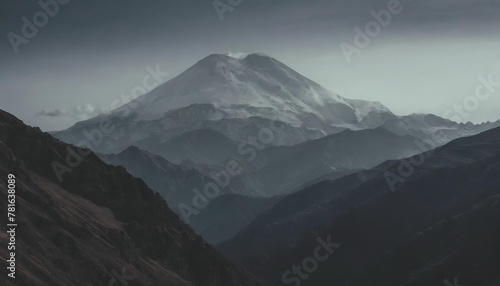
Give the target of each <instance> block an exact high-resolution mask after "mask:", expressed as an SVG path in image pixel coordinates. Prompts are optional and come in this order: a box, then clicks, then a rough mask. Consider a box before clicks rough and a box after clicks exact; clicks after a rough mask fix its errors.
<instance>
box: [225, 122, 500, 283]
mask: <svg viewBox="0 0 500 286" xmlns="http://www.w3.org/2000/svg"><path fill="white" fill-rule="evenodd" d="M499 172H500V128H496V129H493V130H489V131H486V132H484V133H481V134H479V135H476V136H472V137H466V138H461V139H457V140H455V141H453V142H451V143H449V144H446V145H444V146H443V147H440V148H437V149H435V150H432V151H428V152H426V153H424V154H419V155H416V156H414V157H411V158H408V159H404V160H398V161H388V162H385V163H384V164H382V165H379V166H377V167H376V168H374V169H372V170H369V171H363V172H361V173H358V174H353V175H350V176H346V177H343V178H341V179H337V180H334V181H324V182H320V183H318V184H316V185H312V186H309V187H307V188H306V189H304V190H302V191H300V192H297V193H295V194H292V195H289V196H287V197H286V198H284V199H282V200H281V201H280V202H279V203H278V204H276V205H275V206H274V207H273V208H271V209H270V210H269V211H267V212H265V213H264V214H262V215H261V216H259V217H258V218H257V219H256V220H255V221H254V222H252V223H251V224H250V225H249V226H248V227H247V228H246V229H244V230H243V231H241V232H240V233H238V234H237V235H236V236H235V237H234V238H233V239H231V240H229V241H228V242H226V243H223V244H221V245H220V246H219V247H220V249H222V250H223V251H224V252H225V253H226V254H228V255H231V256H232V257H233V258H234V259H236V260H238V261H241V262H243V263H244V264H245V265H247V266H248V267H249V268H250V269H251V270H253V271H254V273H258V274H260V275H262V276H264V277H267V278H268V279H269V280H270V281H272V282H275V283H276V285H286V284H289V283H291V281H297V279H298V277H296V276H297V275H295V274H293V273H291V272H290V273H288V274H286V273H285V271H286V270H287V269H291V267H292V265H294V264H295V265H302V264H301V263H302V261H304V258H307V257H310V256H311V254H312V253H313V250H314V249H315V248H316V247H317V246H318V241H319V240H318V239H319V238H321V239H330V240H331V241H333V242H335V243H336V246H337V247H338V249H335V250H334V251H333V253H331V256H330V257H329V258H328V259H327V260H325V261H323V262H321V263H319V266H318V267H317V271H316V272H314V273H309V274H307V279H305V280H301V279H298V280H299V281H300V283H301V284H300V285H315V286H323V285H441V284H442V283H443V281H445V280H446V279H448V280H449V281H453V279H454V278H455V277H459V278H460V279H459V282H460V285H491V283H493V282H494V281H495V279H496V278H498V269H499V267H500V259H499V257H500V255H499V254H500V247H499V244H498V241H499V239H500V227H499V226H500V224H499V223H500V188H499V187H500V177H499V176H498V173H499ZM391 185H392V188H391ZM338 244H340V246H339V245H338ZM309 269H310V268H309ZM315 269H316V268H315ZM282 274H284V275H283V276H281V275H282ZM303 274H304V273H303ZM287 275H288V276H287ZM304 275H305V274H304ZM304 275H303V276H304ZM294 277H295V278H294Z"/></svg>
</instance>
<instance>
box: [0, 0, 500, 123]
mask: <svg viewBox="0 0 500 286" xmlns="http://www.w3.org/2000/svg"><path fill="white" fill-rule="evenodd" d="M47 1H48V2H50V1H49V0H42V2H47ZM59 1H60V2H64V1H63V0H59ZM65 1H68V3H67V4H64V5H62V4H61V5H60V7H59V11H58V12H57V13H55V15H54V16H53V17H49V19H48V22H47V23H46V25H44V26H43V27H41V28H39V29H38V32H37V33H36V35H34V36H33V37H32V38H29V39H28V38H26V40H25V42H24V43H20V44H18V45H17V49H18V53H16V52H15V49H14V48H13V46H12V44H11V39H9V37H8V35H9V33H15V34H16V35H19V37H21V36H23V32H22V28H23V25H24V23H23V20H22V19H23V17H26V18H27V19H28V20H29V21H30V22H33V16H34V15H35V14H36V13H37V12H39V11H43V10H42V8H41V7H40V6H39V4H37V2H36V1H19V0H0V24H1V26H0V36H1V38H0V109H4V110H6V111H8V112H10V113H13V114H14V115H16V116H18V117H20V118H21V119H22V120H24V121H25V122H26V123H28V124H30V125H36V126H39V127H41V128H42V129H43V130H46V131H49V130H60V129H64V128H67V127H69V126H71V125H72V124H74V123H75V122H77V121H79V120H82V119H86V118H88V117H91V116H94V115H96V114H97V113H98V112H100V111H106V110H107V109H108V108H109V106H110V103H111V102H112V101H113V100H114V99H116V98H118V97H119V96H120V94H122V93H128V92H130V90H131V89H132V88H134V87H135V86H137V85H138V84H141V82H142V79H143V77H144V76H145V74H146V73H147V71H146V68H147V67H148V66H151V67H155V66H156V65H157V64H159V65H160V68H161V70H162V71H164V72H167V73H169V75H170V77H173V76H175V75H177V74H179V73H181V72H182V71H183V70H185V69H187V68H188V67H190V66H192V65H193V64H195V63H196V62H197V61H198V60H200V59H202V58H204V57H205V56H207V55H209V54H212V53H225V52H229V51H231V52H243V53H252V52H262V53H265V54H268V55H270V56H273V57H274V58H276V59H278V60H280V61H282V62H283V63H285V64H287V65H288V66H290V67H292V68H293V69H295V70H297V71H298V72H300V73H301V74H303V75H305V76H307V77H309V78H310V79H312V80H314V81H316V82H318V83H320V84H321V85H323V86H325V87H326V88H328V89H330V90H332V91H335V92H337V93H339V94H340V95H342V96H344V97H348V98H356V99H366V100H373V101H380V102H382V103H383V104H385V105H386V106H387V107H389V108H390V109H391V110H392V111H393V112H394V113H396V114H400V115H404V114H410V113H415V112H418V113H434V114H437V115H439V116H443V114H444V113H445V111H446V110H447V109H449V108H453V106H454V104H461V103H462V102H463V101H464V100H465V98H467V97H468V96H473V95H474V92H475V89H476V86H477V85H478V84H480V81H479V79H478V78H479V77H480V76H483V77H484V78H488V77H489V76H492V77H493V79H495V80H496V81H497V82H500V16H499V15H500V1H497V0H419V1H413V2H412V1H410V0H402V1H401V7H402V9H403V10H402V11H401V12H400V13H399V14H393V15H392V20H391V21H390V23H389V25H388V26H387V27H384V28H382V29H381V32H380V34H379V35H377V36H375V37H374V38H370V40H371V42H370V44H369V45H368V46H367V47H365V48H363V49H360V53H359V54H353V55H352V58H351V61H350V62H349V61H348V60H346V57H345V56H344V54H343V52H342V50H341V48H340V44H341V43H343V42H345V43H349V44H351V45H353V44H354V36H355V31H354V28H355V27H359V28H361V29H363V30H364V28H365V25H366V24H367V23H368V22H370V21H372V20H373V16H372V15H371V11H376V12H378V11H380V10H382V9H387V5H388V3H389V2H390V1H386V0H345V1H338V0H242V2H241V4H239V5H237V6H236V7H234V10H233V11H230V12H226V13H224V14H223V17H224V19H223V21H222V20H221V18H220V17H219V14H218V13H217V11H216V9H215V8H214V6H213V2H212V1H211V0H176V1H171V0H141V1H137V0H106V1H103V0H65ZM220 1H221V2H222V3H229V2H232V3H235V2H238V1H236V0H232V1H230V0H220ZM28 2H29V3H28ZM36 15H40V13H38V14H36ZM39 20H42V21H43V18H40V19H39ZM10 35H11V38H12V34H10ZM17 39H18V40H19V38H17ZM498 119H500V87H498V91H496V92H494V94H493V96H491V97H490V98H489V99H487V100H484V101H481V102H480V105H479V107H478V108H477V110H476V111H474V112H473V113H472V114H471V115H470V117H469V118H466V119H465V118H464V120H470V121H473V122H483V121H487V120H490V121H494V120H498Z"/></svg>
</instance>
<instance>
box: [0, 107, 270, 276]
mask: <svg viewBox="0 0 500 286" xmlns="http://www.w3.org/2000/svg"><path fill="white" fill-rule="evenodd" d="M69 150H74V151H69ZM72 152H75V153H72ZM68 154H73V155H68ZM75 154H78V155H75ZM68 156H69V157H68ZM71 156H74V157H71ZM0 157H1V159H0V176H1V177H2V178H6V177H7V174H8V173H13V174H15V176H16V186H17V193H16V195H17V198H16V204H17V208H16V218H17V223H18V225H19V227H18V229H17V233H16V238H17V256H16V257H17V261H18V264H17V278H16V280H15V282H13V281H12V280H7V281H6V282H5V281H4V282H2V285H41V286H43V285H47V286H49V285H50V286H57V285H61V286H63V285H64V286H66V285H81V286H88V285H112V284H113V283H114V284H116V283H115V282H117V280H118V279H122V280H123V281H122V284H123V283H128V285H176V286H177V285H178V286H187V285H199V286H207V285H213V286H220V285H234V286H237V285H238V286H243V285H248V286H250V285H267V284H265V283H264V282H261V281H260V280H259V279H257V278H255V277H254V276H252V275H251V274H249V273H248V272H246V271H245V270H243V269H241V268H239V267H237V266H236V265H234V264H233V263H231V262H229V261H227V260H226V259H225V258H224V257H223V256H222V255H221V254H220V253H219V252H218V251H216V250H215V249H213V248H212V247H211V246H210V245H208V244H207V243H206V242H204V241H203V240H202V239H201V238H200V237H199V236H198V235H196V234H195V233H194V232H193V231H192V230H191V229H190V228H189V227H188V226H187V225H185V224H184V223H183V222H181V220H180V219H179V217H178V216H177V215H176V214H175V213H173V212H172V211H171V210H170V209H169V208H168V206H167V204H166V203H165V201H164V200H163V199H162V198H161V196H160V195H159V194H157V193H154V192H153V191H151V190H150V189H149V188H148V187H147V186H146V184H145V183H144V182H143V181H142V180H139V179H136V178H134V177H133V176H131V175H130V174H128V173H127V172H126V171H125V169H124V168H122V167H113V166H110V165H107V164H105V163H103V162H102V161H101V160H100V159H99V158H98V157H97V156H96V155H94V154H92V153H91V152H88V150H83V149H79V148H75V147H72V146H70V145H67V144H64V143H62V142H60V141H57V140H55V139H53V138H52V137H51V136H50V135H49V134H46V133H42V132H40V130H39V129H37V128H32V127H28V126H26V125H24V124H23V123H22V122H21V121H19V120H18V119H16V118H15V117H13V116H12V115H10V114H8V113H5V112H3V111H0ZM78 158H81V160H80V159H78ZM67 159H68V161H67ZM57 163H60V164H65V165H69V166H67V167H66V168H71V172H70V171H69V169H66V170H67V171H68V172H67V173H65V174H63V175H62V181H60V180H59V179H58V176H57V175H56V173H55V172H54V170H53V166H54V164H57ZM5 181H6V180H4V179H2V180H1V188H0V190H1V192H0V196H1V197H2V201H4V202H5V201H6V195H7V189H6V185H5ZM1 209H2V214H5V204H3V205H2V206H1ZM5 217H6V216H5ZM0 239H1V241H2V245H5V243H6V242H7V236H6V230H5V228H4V224H2V229H1V232H0ZM0 254H1V256H2V257H6V255H7V253H6V248H4V247H2V248H1V250H0ZM4 277H5V276H4ZM4 277H2V280H3V279H4Z"/></svg>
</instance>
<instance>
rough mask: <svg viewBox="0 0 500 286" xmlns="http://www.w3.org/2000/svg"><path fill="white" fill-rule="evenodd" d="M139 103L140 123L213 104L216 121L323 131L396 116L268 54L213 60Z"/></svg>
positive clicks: (216, 56)
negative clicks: (254, 120)
mask: <svg viewBox="0 0 500 286" xmlns="http://www.w3.org/2000/svg"><path fill="white" fill-rule="evenodd" d="M137 102H139V104H138V106H137V107H136V108H134V109H133V110H132V114H133V115H134V116H137V118H139V119H140V120H155V119H161V118H163V117H164V116H165V114H166V112H168V111H171V110H175V109H179V108H185V107H188V106H191V105H193V104H211V105H213V106H214V107H215V108H216V109H217V111H218V112H217V113H216V114H214V115H213V116H214V117H213V118H212V120H213V119H215V118H221V117H222V118H248V117H251V116H259V117H263V118H267V119H272V120H278V121H282V122H286V123H287V124H290V125H291V126H294V127H300V126H304V127H307V128H311V129H321V130H325V129H328V128H329V127H331V126H332V125H333V126H341V127H348V126H350V125H353V124H356V123H358V122H359V121H361V120H362V119H364V118H365V117H366V116H367V115H368V114H369V113H370V112H372V111H376V112H386V113H390V111H389V109H387V108H386V107H385V106H383V105H382V104H380V103H372V102H364V101H353V100H348V99H345V98H342V97H340V96H339V95H337V94H335V93H333V92H331V91H328V90H326V89H325V88H323V87H321V86H320V85H319V84H317V83H315V82H313V81H311V80H309V79H307V78H306V77H304V76H302V75H300V74H299V73H297V72H296V71H294V70H293V69H291V68H289V67H287V66H286V65H284V64H283V63H281V62H279V61H277V60H276V59H274V58H271V57H268V56H265V55H262V54H250V55H248V56H246V57H245V58H242V59H237V58H233V57H230V56H226V55H222V54H213V55H210V56H208V57H206V58H204V59H202V60H201V61H199V62H197V63H196V64H195V65H194V66H193V67H191V68H189V69H188V70H186V71H185V72H183V73H182V74H180V75H179V76H177V77H176V78H174V79H172V80H170V81H169V82H167V83H165V84H164V85H162V86H160V87H158V88H157V89H155V90H153V91H152V92H151V93H149V94H146V95H143V96H142V98H138V99H137ZM116 112H119V111H116Z"/></svg>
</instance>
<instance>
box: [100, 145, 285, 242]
mask: <svg viewBox="0 0 500 286" xmlns="http://www.w3.org/2000/svg"><path fill="white" fill-rule="evenodd" d="M98 156H99V158H101V159H102V160H103V161H104V162H106V163H108V164H112V165H115V166H123V167H124V168H125V169H126V170H127V171H128V172H129V173H130V174H132V175H134V176H136V177H138V178H141V179H143V180H144V182H145V183H146V184H147V185H148V186H149V187H150V188H151V189H152V190H154V191H156V192H158V193H159V194H161V195H162V197H163V198H165V200H166V201H167V204H168V205H169V206H170V208H171V209H172V210H173V211H174V212H176V213H177V214H178V215H179V216H181V217H182V218H183V219H185V217H184V215H183V212H182V208H181V207H180V206H181V204H184V205H187V206H193V199H194V197H195V196H196V193H195V191H194V190H195V189H197V190H201V191H203V190H204V187H205V186H206V185H207V184H210V183H214V182H216V181H215V180H214V179H213V178H209V177H206V176H204V175H202V174H201V173H200V172H198V171H197V170H196V169H193V168H192V167H184V166H179V165H175V164H171V163H170V162H168V161H167V160H165V159H164V158H162V157H160V156H158V155H154V154H151V153H149V152H147V151H144V150H141V149H139V148H137V147H135V146H132V147H129V148H128V149H126V150H124V151H123V152H121V153H119V154H109V155H108V154H98ZM238 191H239V192H241V193H245V192H244V191H242V190H238ZM234 192H235V191H234V190H232V189H231V187H226V188H222V187H221V188H220V193H219V194H218V195H217V197H216V198H213V199H211V200H210V202H209V204H208V205H207V206H206V207H205V208H203V209H199V210H198V211H199V212H200V213H199V214H197V215H191V216H187V218H188V219H187V221H186V223H188V224H189V226H190V227H191V228H193V230H195V231H196V233H198V234H199V235H201V236H202V237H203V239H205V240H206V241H207V242H209V243H211V244H217V243H220V242H222V241H225V240H227V239H229V238H231V237H232V236H233V235H234V234H235V233H236V232H238V231H239V230H241V229H242V228H244V227H245V226H247V225H248V224H249V223H250V222H251V221H252V220H253V219H254V218H256V217H257V216H258V215H259V214H261V213H262V212H264V211H265V210H267V209H269V208H270V207H272V206H273V205H274V204H275V203H277V202H278V201H279V199H280V197H272V198H254V197H247V196H244V195H239V194H235V193H234Z"/></svg>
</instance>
